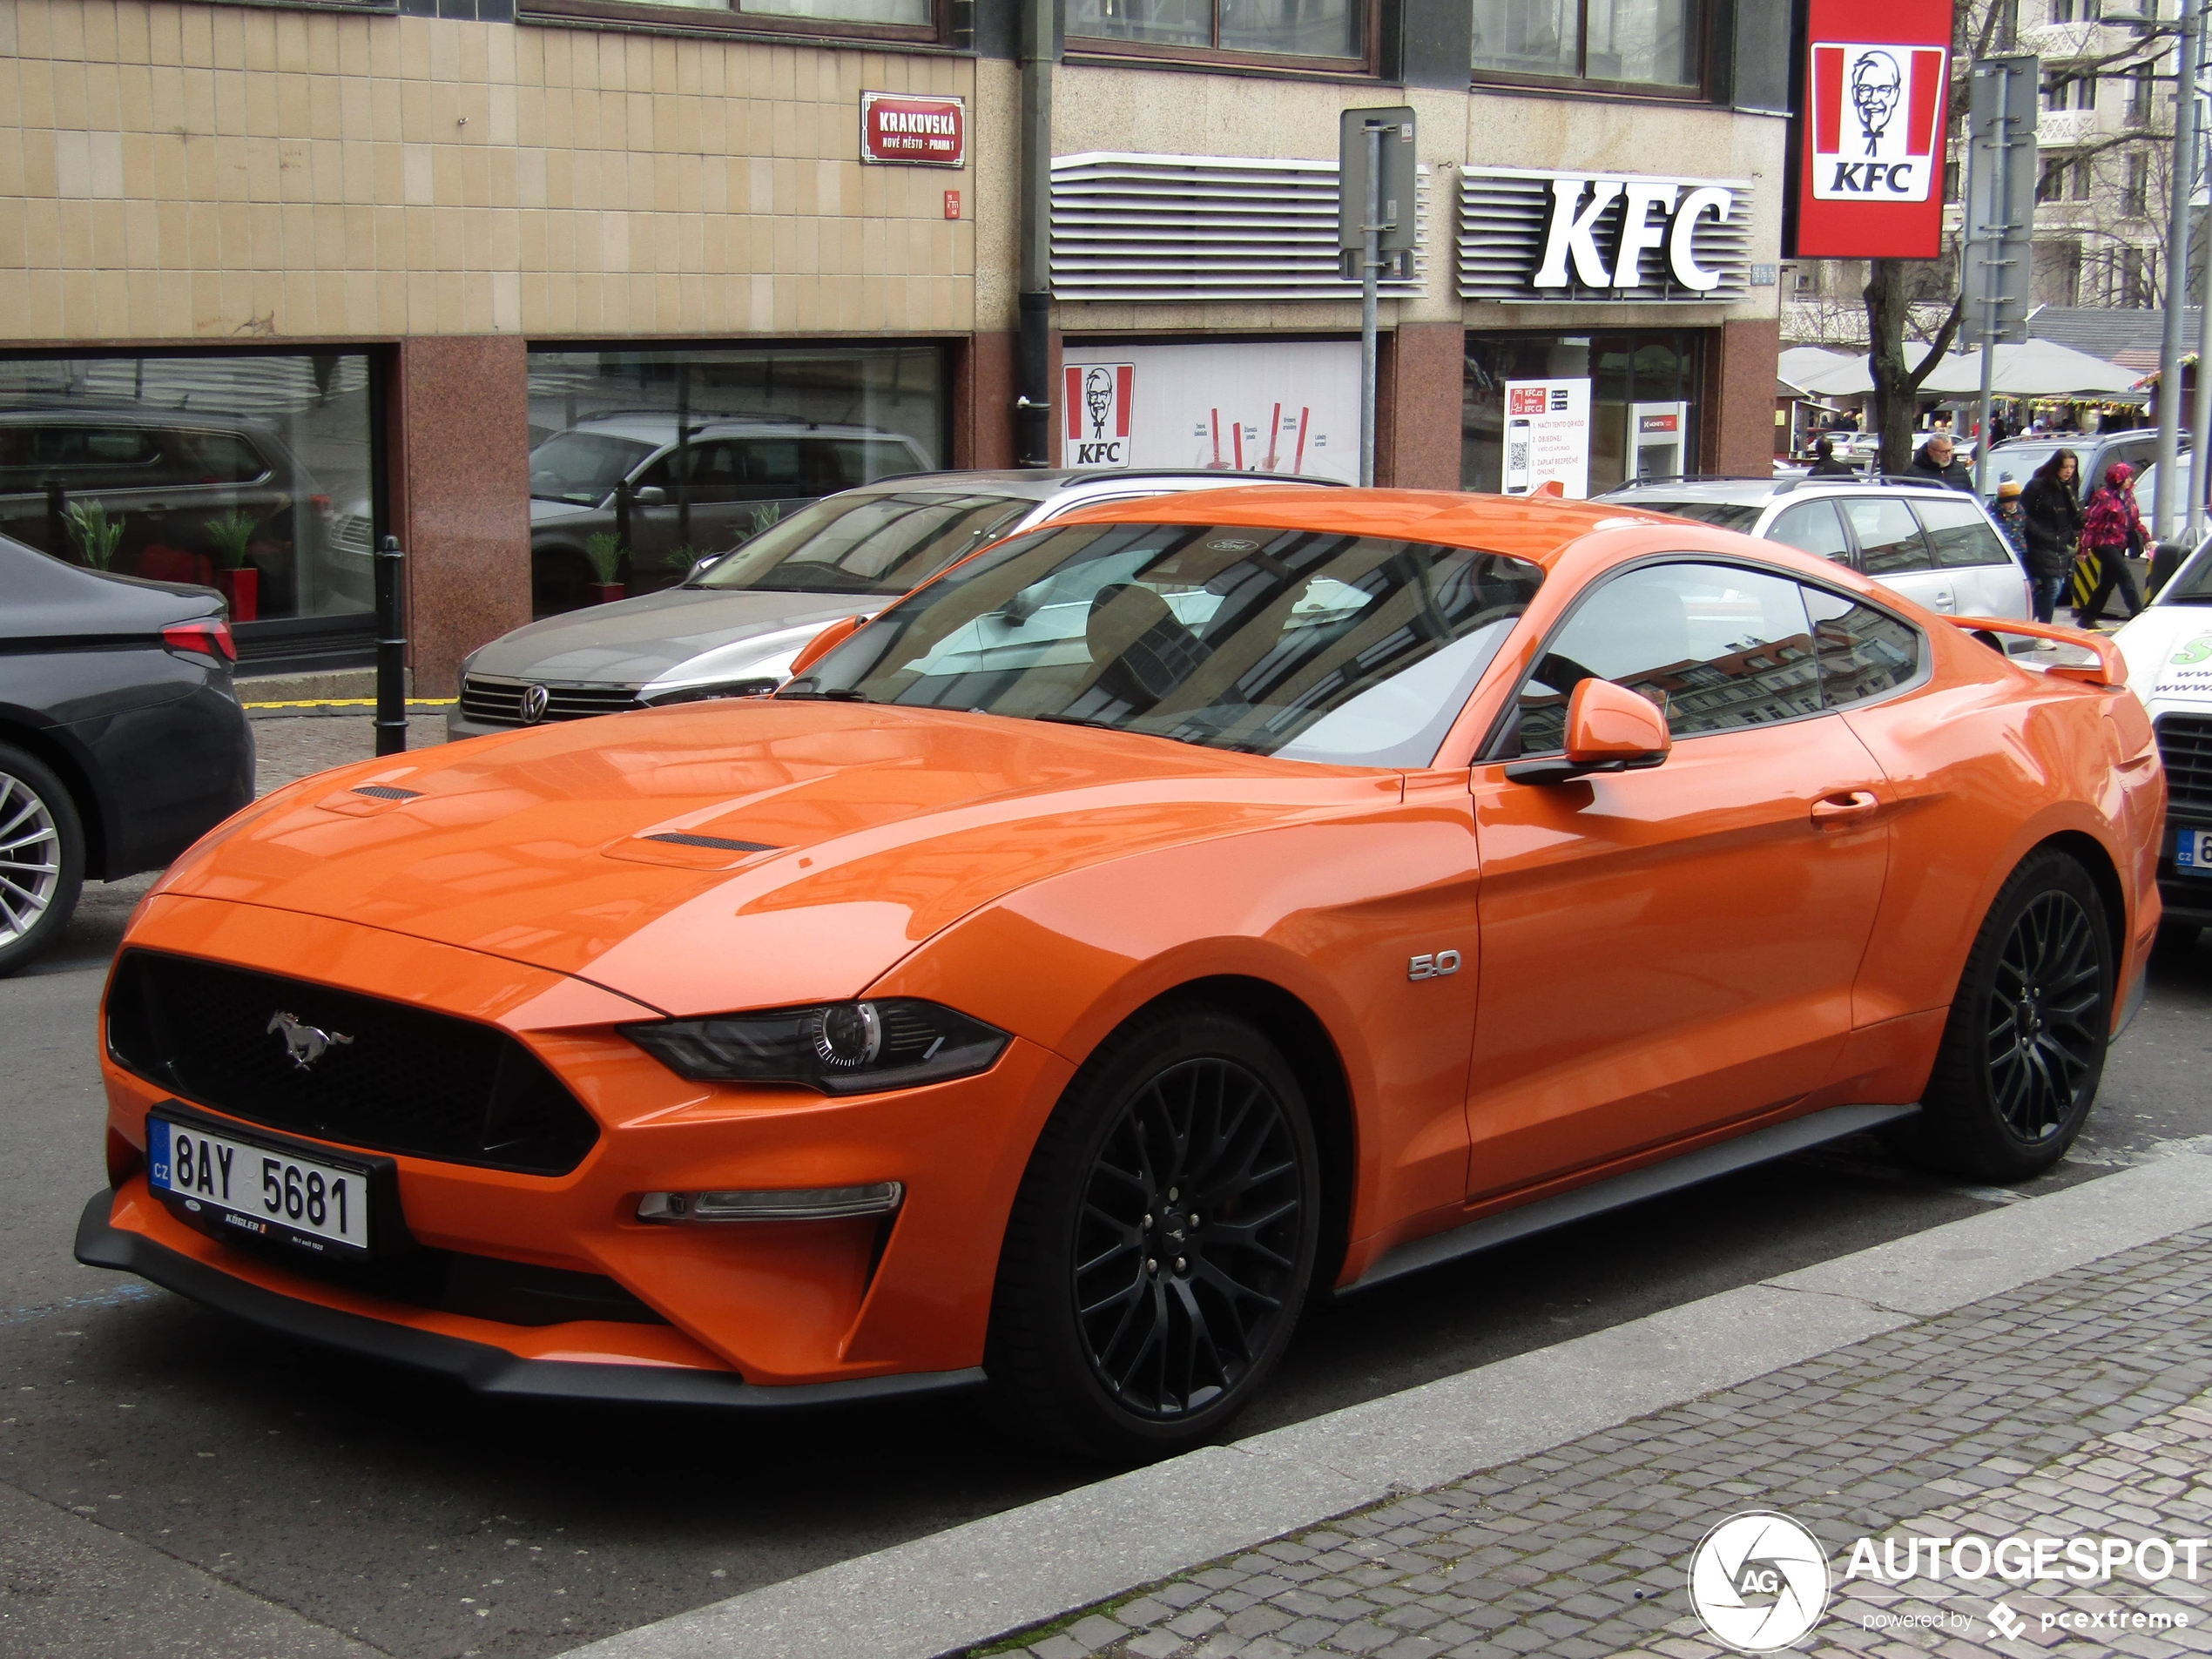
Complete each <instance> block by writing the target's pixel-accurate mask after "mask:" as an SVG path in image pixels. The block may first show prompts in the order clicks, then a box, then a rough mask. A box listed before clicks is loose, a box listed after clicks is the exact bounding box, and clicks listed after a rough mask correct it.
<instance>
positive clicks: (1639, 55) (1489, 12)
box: [1474, 0, 1702, 91]
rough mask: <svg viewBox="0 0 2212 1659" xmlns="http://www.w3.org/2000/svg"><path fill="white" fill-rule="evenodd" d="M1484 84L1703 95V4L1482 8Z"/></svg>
mask: <svg viewBox="0 0 2212 1659" xmlns="http://www.w3.org/2000/svg"><path fill="white" fill-rule="evenodd" d="M1700 10H1702V6H1701V4H1700V0H1474V72H1475V74H1476V76H1477V77H1478V78H1486V79H1487V78H1499V77H1502V78H1535V79H1539V80H1544V81H1590V82H1595V83H1598V84H1604V85H1608V86H1628V87H1638V88H1646V89H1657V90H1660V91H1695V90H1696V86H1697V84H1698V80H1699V75H1698V63H1699V51H1700V46H1701V41H1700V30H1699V27H1698V24H1699V12H1700Z"/></svg>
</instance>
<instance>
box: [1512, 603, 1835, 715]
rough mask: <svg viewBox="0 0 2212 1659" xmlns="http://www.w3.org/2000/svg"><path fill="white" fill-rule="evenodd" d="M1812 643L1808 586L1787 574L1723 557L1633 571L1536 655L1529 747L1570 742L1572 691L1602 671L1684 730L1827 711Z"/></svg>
mask: <svg viewBox="0 0 2212 1659" xmlns="http://www.w3.org/2000/svg"><path fill="white" fill-rule="evenodd" d="M1812 651H1813V647H1812V629H1811V623H1810V622H1809V620H1808V619H1807V617H1806V615H1805V607H1804V599H1803V598H1802V597H1801V590H1799V588H1798V586H1797V583H1794V582H1791V581H1790V580H1788V579H1786V578H1785V577H1778V576H1768V575H1765V574H1763V573H1761V572H1758V571H1754V570H1742V569H1739V568H1737V567H1736V566H1733V565H1725V564H1661V565H1649V566H1646V567H1644V568H1642V569H1641V570H1630V571H1628V572H1627V573H1625V574H1623V575H1622V576H1617V577H1614V578H1613V579H1612V580H1611V581H1610V582H1608V583H1605V584H1604V586H1602V587H1601V588H1599V589H1598V590H1597V591H1596V592H1595V593H1593V594H1592V595H1591V596H1590V597H1588V599H1586V600H1585V601H1584V602H1583V603H1582V604H1581V607H1580V608H1579V609H1578V610H1576V611H1575V614H1574V616H1573V617H1571V618H1570V619H1569V620H1568V624H1567V626H1566V627H1565V628H1564V629H1562V630H1561V631H1560V632H1559V633H1558V635H1557V636H1555V637H1554V639H1553V640H1552V642H1551V644H1549V645H1548V646H1547V647H1546V649H1545V653H1544V655H1543V656H1542V657H1541V658H1539V659H1538V661H1537V664H1536V668H1535V671H1534V673H1532V674H1531V675H1530V676H1529V678H1528V680H1527V684H1526V685H1523V686H1522V687H1521V703H1520V711H1521V752H1522V753H1523V754H1549V753H1554V752H1557V751H1558V750H1560V749H1561V747H1563V746H1564V744H1565V740H1566V728H1567V704H1568V698H1570V697H1571V696H1572V695H1573V694H1574V691H1575V686H1577V685H1580V684H1581V682H1582V681H1584V680H1586V679H1588V678H1592V677H1593V676H1595V677H1596V678H1602V679H1608V680H1611V681H1613V682H1614V684H1615V685H1625V686H1627V687H1628V688H1629V690H1630V691H1639V692H1641V693H1642V694H1643V695H1644V696H1645V697H1648V698H1650V699H1651V700H1652V701H1653V702H1654V703H1656V704H1657V705H1659V706H1660V707H1661V708H1662V709H1664V710H1665V711H1667V725H1668V729H1669V731H1671V732H1673V733H1674V734H1675V736H1676V737H1677V738H1694V737H1697V736H1700V735H1702V734H1703V733H1705V732H1726V731H1730V730H1731V729H1733V728H1736V727H1738V726H1747V725H1770V724H1772V723H1773V722H1775V721H1777V720H1791V719H1795V718H1797V717H1798V716H1800V715H1805V714H1817V713H1818V712H1819V711H1820V708H1821V701H1820V681H1819V675H1818V672H1817V670H1816V668H1815V666H1814V664H1813V658H1812Z"/></svg>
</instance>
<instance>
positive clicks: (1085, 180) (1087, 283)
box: [1052, 151, 1428, 302]
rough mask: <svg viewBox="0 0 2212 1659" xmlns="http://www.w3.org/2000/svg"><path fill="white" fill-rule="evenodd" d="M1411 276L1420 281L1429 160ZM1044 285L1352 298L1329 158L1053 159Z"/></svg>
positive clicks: (1103, 295)
mask: <svg viewBox="0 0 2212 1659" xmlns="http://www.w3.org/2000/svg"><path fill="white" fill-rule="evenodd" d="M1414 214H1415V217H1414V242H1415V246H1414V249H1413V276H1412V278H1411V279H1409V280H1403V281H1392V280H1386V281H1384V282H1383V283H1382V284H1381V285H1380V286H1381V292H1382V293H1384V294H1385V295H1386V296H1388V297H1393V298H1398V299H1409V298H1413V297H1416V296H1418V295H1419V294H1420V293H1422V291H1423V290H1424V289H1425V288H1426V287H1427V283H1428V169H1427V168H1426V167H1423V168H1422V169H1421V170H1420V186H1419V189H1418V192H1417V195H1416V199H1415V203H1414ZM1052 291H1053V293H1054V295H1055V297H1056V298H1058V299H1062V300H1134V301H1139V302H1142V301H1147V300H1357V299H1358V298H1359V283H1357V282H1347V281H1345V279H1344V273H1343V272H1342V270H1341V268H1340V267H1339V264H1338V255H1337V164H1336V163H1335V162H1334V161H1271V160H1262V159H1251V158H1243V157H1233V156H1148V155H1130V154H1123V153H1121V152H1104V151H1096V152H1089V153H1086V154H1083V155H1079V156H1059V157H1055V158H1054V160H1053V163H1052Z"/></svg>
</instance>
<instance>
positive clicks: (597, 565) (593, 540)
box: [583, 530, 623, 604]
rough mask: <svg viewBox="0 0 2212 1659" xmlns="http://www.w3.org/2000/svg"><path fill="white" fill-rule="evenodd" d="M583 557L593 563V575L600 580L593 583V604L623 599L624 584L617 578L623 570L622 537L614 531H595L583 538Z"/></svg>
mask: <svg viewBox="0 0 2212 1659" xmlns="http://www.w3.org/2000/svg"><path fill="white" fill-rule="evenodd" d="M583 556H584V557H585V558H587V559H589V560H590V561H591V573H592V574H593V575H594V576H596V577H598V578H599V579H598V581H597V582H595V583H591V602H592V604H607V603H608V602H609V601H610V600H614V599H619V598H621V597H622V595H623V587H622V583H619V582H617V581H616V580H615V577H616V575H617V573H618V572H619V571H620V570H621V569H622V537H621V536H617V535H616V534H615V533H614V532H613V531H612V530H594V531H593V532H592V533H591V534H590V535H589V536H585V537H584V538H583Z"/></svg>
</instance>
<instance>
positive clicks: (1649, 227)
mask: <svg viewBox="0 0 2212 1659" xmlns="http://www.w3.org/2000/svg"><path fill="white" fill-rule="evenodd" d="M1750 191H1751V187H1750V185H1749V184H1747V183H1745V182H1744V181H1743V180H1741V179H1667V178H1661V177H1658V176H1656V175H1654V174H1650V173H1608V172H1532V171H1529V170H1527V169H1525V168H1520V167H1468V168H1467V169H1466V170H1465V171H1464V172H1462V173H1461V174H1460V298H1462V299H1465V300H1497V301H1505V302H1514V301H1519V302H1521V303H1524V304H1526V303H1530V302H1535V303H1542V302H1544V301H1553V302H1558V301H1571V302H1575V303H1581V302H1585V301H1589V300H1605V301H1630V302H1633V303H1635V304H1638V305H1649V304H1651V303H1653V302H1655V301H1656V302H1660V303H1676V304H1702V305H1713V304H1718V305H1726V304H1730V303H1732V302H1734V301H1736V300H1741V299H1742V298H1743V296H1744V293H1746V291H1747V289H1748V287H1749V279H1750V246H1751V244H1750V238H1751V227H1750Z"/></svg>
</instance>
